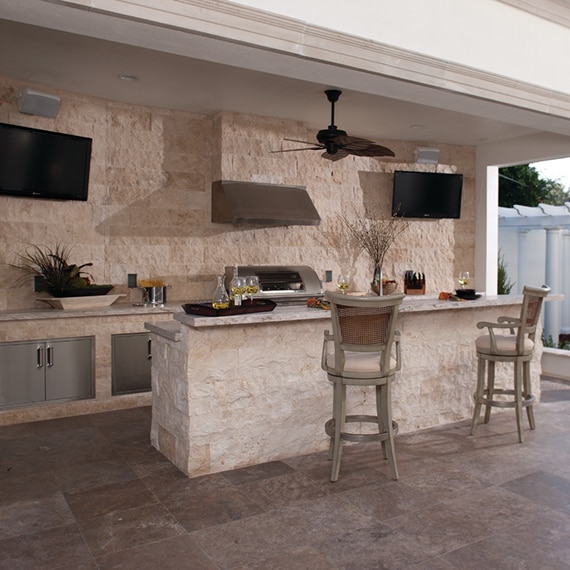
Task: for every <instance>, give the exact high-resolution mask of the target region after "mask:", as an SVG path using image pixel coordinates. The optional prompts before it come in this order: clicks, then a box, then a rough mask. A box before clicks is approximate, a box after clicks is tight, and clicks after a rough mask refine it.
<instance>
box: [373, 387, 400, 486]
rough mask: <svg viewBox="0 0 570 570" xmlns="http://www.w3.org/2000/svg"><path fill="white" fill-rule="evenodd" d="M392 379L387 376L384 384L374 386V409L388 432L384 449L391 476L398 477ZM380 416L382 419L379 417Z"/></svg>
mask: <svg viewBox="0 0 570 570" xmlns="http://www.w3.org/2000/svg"><path fill="white" fill-rule="evenodd" d="M391 384H392V379H391V378H388V380H387V381H386V384H383V385H381V386H377V387H376V411H377V413H378V421H379V425H380V423H381V424H382V426H383V429H384V432H387V433H388V439H387V440H386V446H385V451H386V455H387V456H388V462H389V463H390V470H391V472H392V478H393V479H394V480H397V479H398V478H399V474H398V465H397V463H396V451H395V448H394V427H393V425H392V391H391ZM380 418H382V419H380Z"/></svg>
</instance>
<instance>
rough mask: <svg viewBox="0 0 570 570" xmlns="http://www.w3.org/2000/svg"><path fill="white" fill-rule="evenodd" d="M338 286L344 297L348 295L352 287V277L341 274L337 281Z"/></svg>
mask: <svg viewBox="0 0 570 570" xmlns="http://www.w3.org/2000/svg"><path fill="white" fill-rule="evenodd" d="M336 286H337V287H338V289H339V290H340V291H341V292H342V294H343V295H346V291H347V289H348V288H349V287H350V275H348V273H341V274H340V275H339V276H338V279H337V280H336Z"/></svg>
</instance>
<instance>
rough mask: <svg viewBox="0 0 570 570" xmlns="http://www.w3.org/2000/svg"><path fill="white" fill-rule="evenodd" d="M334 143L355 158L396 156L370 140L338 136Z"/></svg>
mask: <svg viewBox="0 0 570 570" xmlns="http://www.w3.org/2000/svg"><path fill="white" fill-rule="evenodd" d="M334 142H335V144H336V145H338V146H339V147H340V148H343V149H344V150H346V151H347V152H349V153H350V154H354V155H355V156H395V155H394V153H393V151H392V150H390V149H389V148H387V147H385V146H382V145H380V144H376V143H375V142H374V141H371V140H369V139H362V138H359V137H349V136H338V137H335V138H334Z"/></svg>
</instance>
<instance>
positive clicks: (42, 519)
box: [0, 493, 75, 539]
mask: <svg viewBox="0 0 570 570" xmlns="http://www.w3.org/2000/svg"><path fill="white" fill-rule="evenodd" d="M74 523H75V519H74V517H73V515H72V513H71V511H70V510H69V506H68V505H67V501H66V500H65V498H64V497H63V495H62V494H61V493H56V494H55V495H51V496H48V497H42V498H39V499H26V500H20V501H14V502H13V503H10V504H4V505H2V506H0V539H3V538H10V537H14V536H21V535H25V534H30V533H35V532H38V531H40V530H42V529H46V528H51V527H56V526H61V525H67V524H74Z"/></svg>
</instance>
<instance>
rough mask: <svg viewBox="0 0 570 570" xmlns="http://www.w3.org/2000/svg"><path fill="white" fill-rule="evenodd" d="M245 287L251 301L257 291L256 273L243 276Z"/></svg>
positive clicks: (257, 278)
mask: <svg viewBox="0 0 570 570" xmlns="http://www.w3.org/2000/svg"><path fill="white" fill-rule="evenodd" d="M245 289H246V293H247V294H248V295H249V301H250V302H251V303H253V296H254V295H255V294H256V293H257V292H259V277H258V276H257V275H248V276H247V277H246V278H245Z"/></svg>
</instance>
